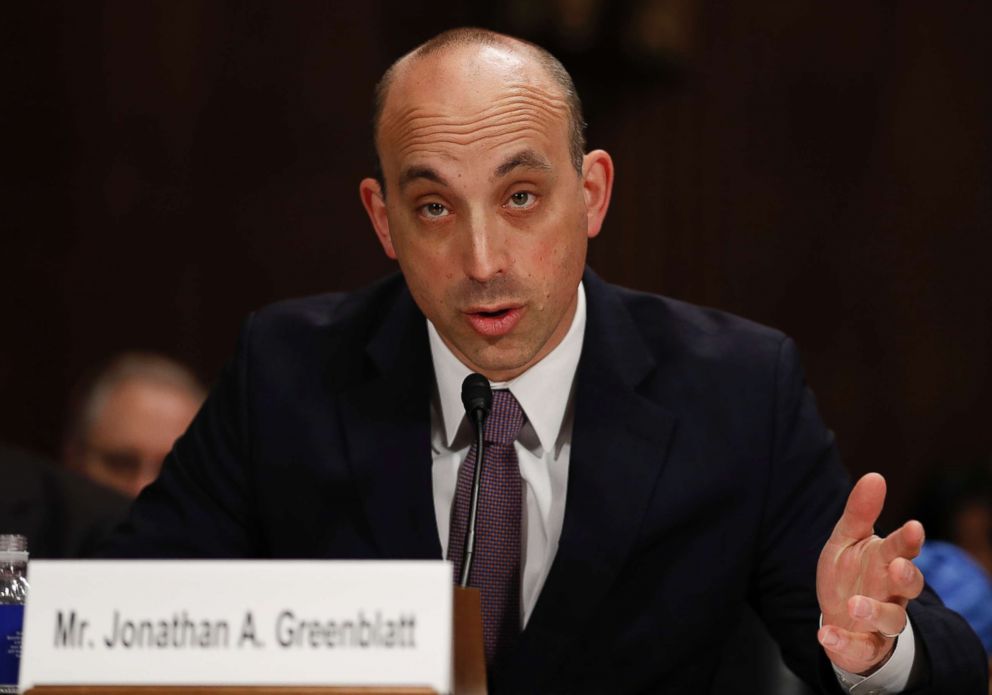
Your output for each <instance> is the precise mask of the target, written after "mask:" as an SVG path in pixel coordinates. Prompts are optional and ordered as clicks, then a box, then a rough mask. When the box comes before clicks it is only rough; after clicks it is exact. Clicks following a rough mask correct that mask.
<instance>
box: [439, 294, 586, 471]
mask: <svg viewBox="0 0 992 695" xmlns="http://www.w3.org/2000/svg"><path fill="white" fill-rule="evenodd" d="M577 292H578V301H577V303H576V307H575V316H574V317H573V318H572V325H571V326H570V327H569V329H568V333H566V334H565V337H564V339H562V341H561V342H560V343H559V344H558V345H557V346H556V347H555V349H554V350H552V351H551V352H550V353H548V354H547V355H546V356H545V357H544V359H542V360H541V361H540V362H538V363H537V364H535V365H534V366H532V367H531V368H530V369H528V370H527V371H526V372H524V373H523V374H521V375H520V376H518V377H516V378H515V379H512V380H510V381H507V382H503V383H494V382H490V384H491V385H492V387H493V388H505V389H509V391H510V393H512V394H513V396H514V398H516V399H517V402H518V403H520V407H521V408H523V411H524V414H525V415H526V416H527V422H528V423H529V424H530V425H531V427H533V430H534V433H535V435H536V436H537V439H538V442H539V445H540V447H541V448H542V449H543V450H544V451H550V450H551V448H552V447H556V446H557V444H558V436H559V434H560V432H561V427H562V423H563V422H564V419H565V411H566V409H567V408H568V402H569V397H570V395H571V391H572V383H573V382H574V381H575V371H576V369H577V368H578V366H579V357H580V356H581V354H582V339H583V336H584V335H585V329H586V294H585V288H584V287H583V285H582V283H581V282H580V283H579V287H578V290H577ZM427 334H428V337H429V339H430V346H431V359H432V360H433V362H434V375H435V378H436V379H437V404H438V406H439V407H440V411H441V418H440V420H441V422H442V423H443V426H444V442H445V444H446V445H447V447H448V448H449V449H454V448H455V446H454V444H455V440H456V438H458V435H459V432H460V431H461V430H462V425H463V423H465V425H466V426H467V425H468V419H467V418H466V417H465V408H464V407H463V406H462V401H461V391H462V381H464V380H465V377H466V376H468V375H469V374H470V373H471V370H470V369H469V368H468V367H466V366H465V365H464V364H462V363H461V361H460V360H459V359H458V358H457V357H455V356H454V354H452V352H451V350H449V349H448V346H447V345H445V344H444V341H443V340H441V336H440V335H439V334H438V332H437V329H436V328H435V327H434V324H432V323H431V322H430V321H429V320H428V321H427Z"/></svg>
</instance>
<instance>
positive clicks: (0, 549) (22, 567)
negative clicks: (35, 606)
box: [0, 535, 28, 693]
mask: <svg viewBox="0 0 992 695" xmlns="http://www.w3.org/2000/svg"><path fill="white" fill-rule="evenodd" d="M27 574H28V539H27V538H25V537H24V536H4V535H0V693H16V692H17V673H18V671H19V670H20V666H21V627H22V626H23V625H24V601H25V600H26V599H27V596H28V581H27Z"/></svg>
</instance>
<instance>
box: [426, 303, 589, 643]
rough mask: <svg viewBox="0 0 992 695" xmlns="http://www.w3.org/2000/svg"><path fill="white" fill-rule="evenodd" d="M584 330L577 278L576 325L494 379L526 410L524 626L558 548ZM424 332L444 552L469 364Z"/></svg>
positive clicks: (463, 450)
mask: <svg viewBox="0 0 992 695" xmlns="http://www.w3.org/2000/svg"><path fill="white" fill-rule="evenodd" d="M585 329H586V295H585V290H584V289H583V287H582V285H581V284H579V289H578V303H577V306H576V309H575V316H574V317H573V318H572V325H571V327H570V328H569V329H568V333H566V334H565V337H564V338H563V339H562V341H561V342H560V343H559V344H558V345H557V347H555V349H554V350H552V351H551V352H550V353H548V354H547V355H546V356H545V357H544V359H542V360H541V361H540V362H538V363H537V364H535V365H534V366H533V367H531V368H530V369H528V370H527V371H526V372H524V373H523V374H521V375H520V376H518V377H517V378H516V379H513V380H511V381H508V382H506V383H498V384H497V383H494V384H492V386H493V388H494V389H497V388H506V389H509V391H510V393H512V394H513V396H514V397H515V398H516V399H517V402H518V403H519V404H520V407H521V408H522V409H523V411H524V415H526V416H527V422H526V423H524V426H523V429H522V430H521V431H520V436H519V437H518V438H517V441H516V442H515V443H514V448H515V449H516V452H517V460H518V461H519V463H520V477H521V478H523V492H524V507H523V510H524V518H523V519H522V524H521V530H522V533H523V546H522V547H521V549H520V558H521V560H522V561H523V584H522V585H521V601H520V609H521V613H522V615H521V620H522V624H523V625H526V624H527V621H528V620H529V619H530V614H531V613H532V612H533V610H534V605H535V604H536V603H537V597H538V595H539V594H540V593H541V587H543V586H544V580H545V579H546V578H547V576H548V570H550V569H551V562H552V560H554V557H555V554H556V553H557V552H558V539H559V538H560V537H561V525H562V521H563V520H564V518H565V491H566V490H567V488H568V458H569V452H570V451H571V443H572V418H573V413H572V407H571V404H572V387H573V385H574V382H575V372H576V369H577V368H578V366H579V356H580V355H581V354H582V337H583V335H585ZM427 332H428V335H429V337H430V344H431V358H432V359H433V361H434V375H435V377H436V379H437V389H438V391H437V393H436V394H435V397H434V399H433V401H432V404H431V452H432V455H433V459H434V467H433V478H434V514H435V516H436V518H437V532H438V536H439V537H440V540H441V548H442V550H443V551H444V556H445V557H447V556H448V533H449V529H450V526H451V505H452V503H453V501H454V496H455V487H456V486H457V483H458V467H459V466H460V465H461V463H462V461H464V460H465V458H466V457H467V456H468V450H469V448H470V447H471V445H472V441H473V440H474V438H475V437H474V436H473V428H472V423H471V422H469V420H468V418H467V417H465V408H464V406H463V405H462V401H461V392H462V381H464V379H465V377H466V376H468V375H469V374H470V373H471V370H470V369H469V368H468V367H466V366H465V365H464V364H462V363H461V362H460V361H459V360H458V358H457V357H455V356H454V355H453V354H452V353H451V350H449V349H448V346H447V345H445V344H444V341H443V340H441V336H439V335H438V333H437V329H436V328H434V325H433V324H432V323H431V322H430V321H428V322H427Z"/></svg>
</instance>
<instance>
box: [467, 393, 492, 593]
mask: <svg viewBox="0 0 992 695" xmlns="http://www.w3.org/2000/svg"><path fill="white" fill-rule="evenodd" d="M462 405H464V406H465V414H466V415H468V417H469V419H470V420H471V421H472V422H474V423H475V433H476V436H477V439H476V449H475V451H476V456H475V473H474V475H473V477H472V503H471V505H469V508H468V530H467V532H466V533H465V552H464V554H463V555H462V578H461V586H463V587H466V586H468V575H469V573H470V572H471V571H472V556H473V555H474V554H475V520H476V518H477V517H478V515H479V488H480V487H481V483H482V451H483V442H482V433H483V431H484V426H485V424H486V416H488V415H489V409H490V408H492V405H493V390H492V389H491V388H490V387H489V379H487V378H486V377H484V376H482V375H481V374H476V373H472V374H469V375H468V376H467V377H465V381H463V382H462Z"/></svg>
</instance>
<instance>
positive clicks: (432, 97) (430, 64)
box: [378, 46, 569, 170]
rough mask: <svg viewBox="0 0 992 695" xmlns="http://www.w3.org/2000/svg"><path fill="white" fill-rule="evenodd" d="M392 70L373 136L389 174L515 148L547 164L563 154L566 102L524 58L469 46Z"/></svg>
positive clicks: (515, 52)
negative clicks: (543, 156) (425, 162)
mask: <svg viewBox="0 0 992 695" xmlns="http://www.w3.org/2000/svg"><path fill="white" fill-rule="evenodd" d="M397 68H398V69H397V74H396V75H395V77H394V79H393V82H392V84H391V85H390V87H389V91H388V94H387V97H386V102H385V104H384V107H383V113H382V117H381V120H380V123H379V132H378V145H379V149H380V154H381V156H382V159H383V165H384V167H385V168H386V169H387V170H388V169H390V168H394V167H395V166H397V165H400V164H402V163H405V162H409V161H411V160H415V159H418V158H422V157H431V156H438V157H441V158H453V159H459V158H461V157H466V156H474V155H480V154H482V155H484V154H486V153H487V152H492V151H498V150H501V149H503V148H505V147H511V146H518V145H520V144H526V145H528V146H530V147H532V148H537V149H539V150H545V151H547V153H548V154H549V156H552V157H553V155H554V151H555V150H556V149H560V150H562V152H566V151H567V137H568V135H567V134H568V117H569V112H568V102H567V100H566V99H565V97H564V95H563V93H562V90H561V88H560V87H559V86H558V85H557V83H555V82H554V80H553V79H552V78H551V77H550V76H549V75H548V73H547V71H546V70H545V69H544V68H543V66H541V64H540V63H539V62H538V61H537V60H536V59H535V58H534V57H533V56H532V55H529V53H528V52H525V51H523V50H514V49H508V48H505V47H501V46H466V47H458V48H451V49H446V50H444V51H441V52H440V53H438V54H436V55H431V56H427V57H423V58H418V57H411V58H407V59H405V60H404V61H403V62H402V63H401V64H400V65H398V66H397ZM390 165H393V166H390Z"/></svg>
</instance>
